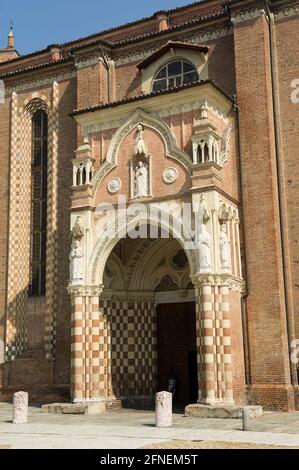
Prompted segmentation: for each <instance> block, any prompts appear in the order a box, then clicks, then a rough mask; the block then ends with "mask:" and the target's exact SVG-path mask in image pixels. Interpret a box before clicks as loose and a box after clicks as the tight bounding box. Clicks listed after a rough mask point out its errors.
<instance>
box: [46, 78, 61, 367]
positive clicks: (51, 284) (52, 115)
mask: <svg viewBox="0 0 299 470" xmlns="http://www.w3.org/2000/svg"><path fill="white" fill-rule="evenodd" d="M58 106H59V85H58V83H57V82H54V83H53V86H52V100H51V109H50V112H48V128H49V139H48V141H49V155H48V209H47V210H48V213H47V224H48V228H47V274H46V314H45V351H46V357H47V358H48V359H50V358H54V357H55V346H56V315H57V309H58V299H57V274H58V273H57V270H58V267H57V261H58V255H57V220H58V216H57V195H58V191H57V178H58V175H57V165H58V126H59V114H58V109H59V108H58Z"/></svg>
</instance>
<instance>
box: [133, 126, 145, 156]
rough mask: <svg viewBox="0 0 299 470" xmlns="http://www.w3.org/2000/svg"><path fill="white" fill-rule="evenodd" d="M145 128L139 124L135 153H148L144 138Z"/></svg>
mask: <svg viewBox="0 0 299 470" xmlns="http://www.w3.org/2000/svg"><path fill="white" fill-rule="evenodd" d="M143 134H144V130H143V127H142V125H141V124H139V125H138V126H137V137H136V145H135V155H146V146H145V142H144V139H143Z"/></svg>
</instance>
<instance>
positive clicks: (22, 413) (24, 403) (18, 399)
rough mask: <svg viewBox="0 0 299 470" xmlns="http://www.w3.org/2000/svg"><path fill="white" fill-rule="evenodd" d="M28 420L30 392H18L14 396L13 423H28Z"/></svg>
mask: <svg viewBox="0 0 299 470" xmlns="http://www.w3.org/2000/svg"><path fill="white" fill-rule="evenodd" d="M27 420H28V393H26V392H17V393H15V394H14V396H13V424H26V423H27Z"/></svg>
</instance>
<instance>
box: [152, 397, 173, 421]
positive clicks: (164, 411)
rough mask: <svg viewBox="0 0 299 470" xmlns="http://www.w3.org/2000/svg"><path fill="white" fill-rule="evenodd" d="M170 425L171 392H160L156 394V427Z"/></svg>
mask: <svg viewBox="0 0 299 470" xmlns="http://www.w3.org/2000/svg"><path fill="white" fill-rule="evenodd" d="M171 426H172V393H169V392H160V393H157V394H156V427H157V428H168V427H171Z"/></svg>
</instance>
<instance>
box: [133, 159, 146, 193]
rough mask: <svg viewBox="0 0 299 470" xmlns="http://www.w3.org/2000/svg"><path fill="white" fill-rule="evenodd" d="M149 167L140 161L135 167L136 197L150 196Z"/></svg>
mask: <svg viewBox="0 0 299 470" xmlns="http://www.w3.org/2000/svg"><path fill="white" fill-rule="evenodd" d="M148 186H149V185H148V168H147V166H146V165H145V164H144V163H143V162H142V161H140V162H139V163H138V165H137V167H136V169H135V197H148V195H149V188H148Z"/></svg>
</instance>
